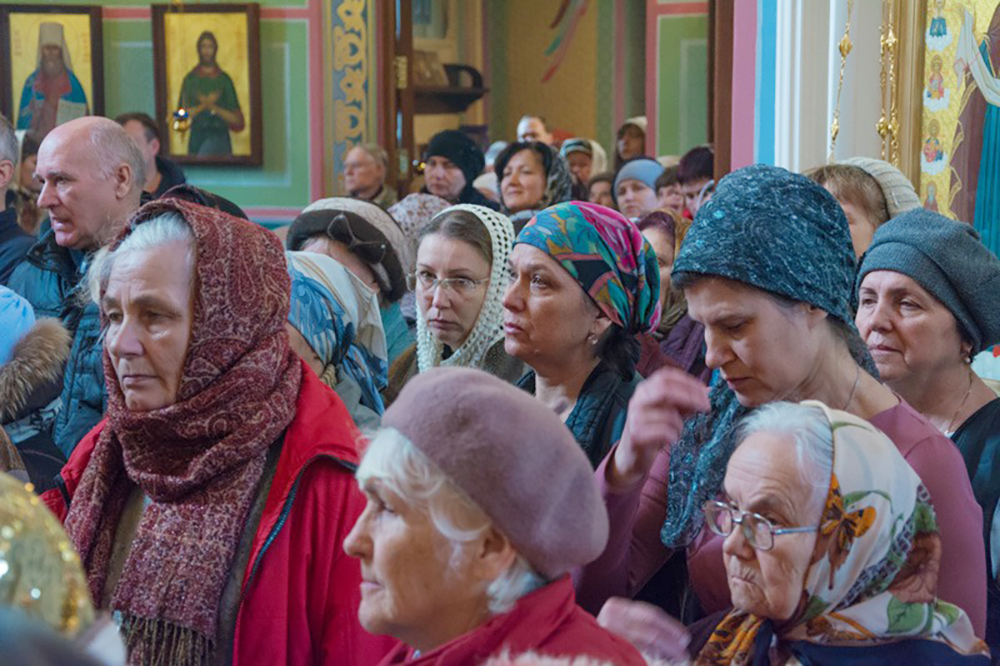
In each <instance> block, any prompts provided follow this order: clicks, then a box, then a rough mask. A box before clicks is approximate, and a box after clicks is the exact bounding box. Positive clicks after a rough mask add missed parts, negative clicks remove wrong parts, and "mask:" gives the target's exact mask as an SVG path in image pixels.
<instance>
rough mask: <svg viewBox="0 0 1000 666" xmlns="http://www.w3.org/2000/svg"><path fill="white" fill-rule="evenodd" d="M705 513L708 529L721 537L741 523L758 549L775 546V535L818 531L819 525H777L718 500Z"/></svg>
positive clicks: (705, 508) (748, 540)
mask: <svg viewBox="0 0 1000 666" xmlns="http://www.w3.org/2000/svg"><path fill="white" fill-rule="evenodd" d="M701 510H702V511H703V512H704V513H705V521H706V522H707V523H708V529H710V530H712V532H714V533H715V534H718V535H719V536H721V537H727V536H729V535H730V534H732V533H733V526H734V525H739V526H740V528H741V530H742V531H743V537H744V538H745V539H746V540H747V543H749V544H750V545H751V546H753V547H754V548H756V549H757V550H771V549H772V548H774V537H776V536H780V535H782V534H797V533H800V532H817V531H819V527H818V526H815V525H814V526H812V527H775V526H774V525H772V524H771V521H770V520H768V519H767V518H765V517H764V516H762V515H760V514H759V513H751V512H749V511H741V510H740V509H737V508H736V507H735V506H733V505H731V504H727V503H725V502H720V501H718V500H709V501H707V502H705V505H704V506H703V507H702V509H701Z"/></svg>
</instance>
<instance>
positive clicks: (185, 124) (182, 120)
mask: <svg viewBox="0 0 1000 666" xmlns="http://www.w3.org/2000/svg"><path fill="white" fill-rule="evenodd" d="M171 127H173V128H174V131H175V132H180V133H181V134H183V133H184V132H187V131H188V130H189V129H191V114H190V113H188V111H187V109H185V108H184V107H179V108H178V109H177V110H176V111H174V119H173V123H171Z"/></svg>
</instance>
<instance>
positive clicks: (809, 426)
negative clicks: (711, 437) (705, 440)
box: [738, 402, 833, 499]
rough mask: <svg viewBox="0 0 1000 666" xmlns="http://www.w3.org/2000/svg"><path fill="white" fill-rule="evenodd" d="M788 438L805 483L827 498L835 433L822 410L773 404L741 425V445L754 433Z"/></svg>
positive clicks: (757, 412) (760, 410)
mask: <svg viewBox="0 0 1000 666" xmlns="http://www.w3.org/2000/svg"><path fill="white" fill-rule="evenodd" d="M762 432H763V433H769V434H772V435H784V436H786V437H789V438H790V439H791V440H792V442H793V443H794V445H795V459H796V462H797V463H798V465H797V466H798V469H799V474H801V476H802V481H803V482H804V483H805V484H806V485H809V486H812V487H813V488H814V489H815V490H816V492H817V494H821V495H822V497H821V499H825V498H826V491H827V490H829V488H830V478H831V475H832V474H833V431H832V430H831V429H830V421H829V419H828V418H827V416H826V413H825V412H824V411H823V410H822V409H820V408H819V407H815V406H810V405H800V404H798V403H794V402H773V403H770V404H768V405H764V406H763V407H760V408H758V409H756V410H754V412H753V413H751V414H750V415H749V416H747V417H746V419H744V420H743V423H742V424H741V425H740V431H739V437H738V439H739V441H740V442H741V443H742V442H744V441H746V439H747V438H748V437H749V436H750V435H753V434H755V433H762Z"/></svg>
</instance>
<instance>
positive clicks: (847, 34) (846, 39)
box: [828, 0, 854, 162]
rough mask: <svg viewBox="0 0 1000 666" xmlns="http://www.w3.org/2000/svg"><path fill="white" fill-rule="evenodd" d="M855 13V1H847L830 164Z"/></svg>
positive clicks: (851, 44) (837, 133) (835, 140)
mask: <svg viewBox="0 0 1000 666" xmlns="http://www.w3.org/2000/svg"><path fill="white" fill-rule="evenodd" d="M853 12H854V0H847V23H846V25H845V26H844V36H843V38H842V39H841V40H840V44H839V45H838V47H837V49H838V50H839V51H840V80H839V81H838V83H837V105H836V106H835V107H834V110H833V121H832V122H831V123H830V155H829V157H828V161H829V162H833V160H834V150H835V149H836V147H837V136H838V135H839V134H840V93H841V91H843V89H844V69H845V68H846V67H847V56H848V54H850V52H851V49H853V48H854V43H853V42H851V14H852V13H853Z"/></svg>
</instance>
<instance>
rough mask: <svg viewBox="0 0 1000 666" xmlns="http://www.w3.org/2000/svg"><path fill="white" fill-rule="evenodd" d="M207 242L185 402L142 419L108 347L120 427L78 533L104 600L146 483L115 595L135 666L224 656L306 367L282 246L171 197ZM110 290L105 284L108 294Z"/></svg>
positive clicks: (93, 476) (84, 482) (74, 535)
mask: <svg viewBox="0 0 1000 666" xmlns="http://www.w3.org/2000/svg"><path fill="white" fill-rule="evenodd" d="M167 212H176V213H179V214H181V216H182V217H183V218H184V219H185V220H186V221H187V222H188V224H189V225H190V226H191V229H192V230H193V232H194V236H195V239H196V241H195V242H196V245H197V250H196V260H195V268H194V270H195V282H194V287H193V288H194V289H195V290H196V291H195V293H196V297H195V306H194V308H195V311H194V318H193V324H192V330H191V342H190V345H189V347H188V352H187V357H186V359H185V362H184V373H183V378H182V379H181V384H180V388H179V391H178V396H177V402H176V403H174V404H173V405H170V406H169V407H165V408H163V409H159V410H154V411H150V412H130V411H129V410H128V409H127V408H126V407H125V398H124V396H123V394H122V391H121V387H120V386H119V384H118V380H117V377H116V375H115V372H114V368H113V366H112V364H111V361H110V359H109V357H108V355H107V352H105V355H104V374H105V379H106V381H107V387H108V411H107V419H108V421H107V424H106V425H105V427H104V429H103V431H102V432H101V434H100V436H99V438H98V441H97V444H96V446H95V448H94V451H93V454H92V458H91V460H90V463H89V464H88V466H87V468H86V470H85V471H84V473H83V476H82V478H81V480H80V484H79V487H78V488H77V490H76V493H75V495H74V497H73V502H72V505H71V507H70V511H69V515H68V516H67V519H66V529H67V532H68V533H69V535H70V538H71V539H72V541H73V543H74V544H75V545H76V548H77V550H78V551H79V552H80V556H81V558H82V560H83V563H84V567H85V569H86V572H87V577H88V580H89V583H90V591H91V594H92V595H93V598H94V599H96V600H100V599H101V598H102V596H103V593H104V585H105V581H106V578H107V575H108V564H109V561H110V556H111V552H112V547H113V546H114V539H115V530H116V527H117V524H118V521H119V518H120V517H121V514H122V511H123V509H124V506H125V503H126V499H127V498H128V496H129V493H130V492H131V489H132V488H133V487H134V485H138V486H139V487H140V488H141V489H142V491H143V493H144V494H145V495H146V497H147V498H149V500H151V504H150V505H149V506H148V507H147V508H146V509H145V511H144V512H143V514H142V518H141V520H140V522H139V526H138V529H137V531H136V535H135V539H134V540H133V541H132V543H131V546H130V549H129V553H128V557H127V559H126V561H125V564H124V567H123V570H122V574H121V578H120V580H119V582H118V586H117V588H116V589H115V590H114V591H113V596H112V597H111V608H112V609H114V610H116V611H120V612H121V613H122V616H123V623H122V632H123V636H124V638H125V641H126V645H127V647H128V650H129V663H131V664H203V663H208V662H209V661H210V660H212V659H213V650H214V645H215V641H216V636H217V631H218V626H217V618H218V611H219V603H220V598H221V596H222V591H223V587H224V586H225V582H226V580H227V576H228V574H229V570H230V567H231V565H232V562H233V558H234V556H235V552H236V547H237V545H238V543H239V540H240V537H241V536H242V534H243V529H244V525H245V522H246V517H247V513H248V511H249V508H250V505H251V503H252V500H253V497H254V494H255V491H256V489H257V486H258V484H259V482H260V479H261V475H262V474H263V469H264V462H265V459H266V456H267V450H268V447H269V446H270V445H271V444H272V443H274V442H275V441H276V440H277V439H278V437H280V435H281V433H282V431H284V429H285V428H286V427H287V426H288V424H289V423H290V422H291V421H292V418H293V417H294V415H295V401H296V398H297V396H298V392H299V387H300V384H301V380H302V371H301V365H300V364H299V361H298V359H297V358H296V356H295V353H294V352H293V351H292V350H291V348H290V347H289V344H288V338H287V335H286V333H285V328H284V326H285V319H286V317H287V316H288V301H289V289H290V285H289V278H288V272H287V270H286V267H285V258H284V253H283V252H282V248H281V243H280V242H279V241H278V239H277V238H276V237H275V236H273V235H272V234H270V233H269V232H267V231H265V230H264V229H262V228H260V227H258V226H256V225H254V224H252V223H250V222H247V221H245V220H240V219H237V218H235V217H231V216H229V215H226V214H225V213H221V212H219V211H217V210H214V209H211V208H205V207H202V206H198V205H195V204H189V203H187V202H181V201H177V200H171V199H167V200H163V201H156V202H153V203H150V204H148V205H146V206H144V207H143V208H141V209H140V210H139V211H138V213H136V215H135V216H134V217H133V219H132V222H131V224H130V225H129V228H128V229H126V230H125V232H123V234H122V235H121V236H120V237H119V238H118V240H117V242H116V246H117V245H118V244H120V243H121V241H122V240H123V239H124V238H125V236H127V235H128V233H129V232H130V231H131V229H133V228H134V227H135V226H136V225H138V224H141V223H142V222H144V221H146V220H149V219H151V218H153V217H156V216H158V215H160V214H162V213H167ZM102 291H103V287H102Z"/></svg>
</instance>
